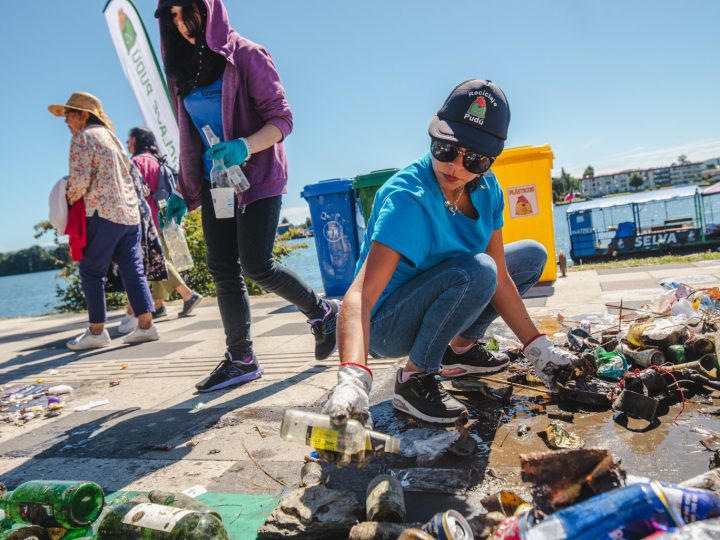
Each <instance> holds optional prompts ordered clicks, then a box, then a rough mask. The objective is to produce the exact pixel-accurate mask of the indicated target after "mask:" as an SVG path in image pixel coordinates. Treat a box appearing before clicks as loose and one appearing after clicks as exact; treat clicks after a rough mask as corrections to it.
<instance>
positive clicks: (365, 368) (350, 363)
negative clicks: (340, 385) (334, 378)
mask: <svg viewBox="0 0 720 540" xmlns="http://www.w3.org/2000/svg"><path fill="white" fill-rule="evenodd" d="M343 366H357V367H359V368H363V369H364V370H365V371H367V372H368V373H369V374H370V378H372V379H375V377H374V376H373V372H372V370H371V369H370V368H369V367H367V366H366V365H365V364H357V363H355V362H343V363H342V364H340V367H343Z"/></svg>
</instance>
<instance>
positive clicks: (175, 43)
mask: <svg viewBox="0 0 720 540" xmlns="http://www.w3.org/2000/svg"><path fill="white" fill-rule="evenodd" d="M183 21H184V22H185V26H187V29H188V32H189V33H190V36H191V37H194V38H195V45H192V44H191V43H190V42H189V41H188V40H187V39H185V38H184V37H183V36H182V34H180V32H179V31H178V29H177V27H176V26H175V23H174V22H173V15H172V13H170V10H169V9H165V10H163V12H162V13H161V14H160V41H161V43H162V49H163V54H164V61H165V72H166V73H167V76H168V78H169V79H171V80H172V81H173V82H175V84H177V87H178V93H179V94H180V96H183V97H184V96H186V95H187V94H189V93H190V92H191V91H192V90H194V89H195V88H197V87H199V86H207V85H208V84H210V83H212V82H215V81H216V80H217V79H218V78H219V77H220V75H222V73H223V71H224V70H225V66H226V65H227V60H226V59H225V57H224V56H222V55H221V54H217V53H216V52H214V51H211V50H210V48H209V47H208V46H207V38H206V36H205V28H206V26H207V8H206V7H205V4H204V3H203V2H202V0H200V1H198V0H195V1H194V2H193V3H192V4H190V5H188V6H185V7H183Z"/></svg>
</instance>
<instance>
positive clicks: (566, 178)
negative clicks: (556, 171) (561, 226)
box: [552, 167, 580, 202]
mask: <svg viewBox="0 0 720 540" xmlns="http://www.w3.org/2000/svg"><path fill="white" fill-rule="evenodd" d="M552 190H553V199H554V200H555V201H556V202H557V201H562V200H563V199H564V198H565V195H567V194H568V193H574V192H576V191H579V190H580V180H579V179H578V178H575V177H574V176H572V175H571V174H569V173H568V172H567V171H565V168H564V167H563V168H562V169H560V176H558V177H555V178H553V179H552Z"/></svg>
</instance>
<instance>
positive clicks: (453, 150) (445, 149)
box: [430, 141, 495, 174]
mask: <svg viewBox="0 0 720 540" xmlns="http://www.w3.org/2000/svg"><path fill="white" fill-rule="evenodd" d="M430 152H431V153H432V155H433V157H434V158H435V159H437V160H438V161H442V162H444V163H448V162H450V161H455V159H456V158H457V157H458V156H459V155H460V154H462V156H463V167H465V169H467V170H468V171H469V172H471V173H473V174H484V173H486V172H487V171H488V169H490V167H491V166H492V164H493V162H494V161H495V158H494V157H487V156H483V155H482V154H478V153H477V152H472V151H470V150H461V149H460V147H459V146H458V145H456V144H453V143H449V142H445V141H433V142H432V144H431V145H430Z"/></svg>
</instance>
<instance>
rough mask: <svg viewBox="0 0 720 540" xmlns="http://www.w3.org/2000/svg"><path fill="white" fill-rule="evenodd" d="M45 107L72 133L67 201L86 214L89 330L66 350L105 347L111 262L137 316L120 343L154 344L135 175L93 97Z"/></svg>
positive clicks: (155, 336)
mask: <svg viewBox="0 0 720 540" xmlns="http://www.w3.org/2000/svg"><path fill="white" fill-rule="evenodd" d="M48 109H49V110H50V112H51V113H52V114H54V115H55V116H64V117H65V123H66V124H67V126H68V128H69V129H70V132H71V133H72V140H71V142H70V177H69V180H68V185H67V199H68V203H69V204H71V205H72V204H74V203H75V202H77V201H79V200H80V199H84V203H85V215H86V216H87V244H86V247H85V249H84V251H83V259H82V261H81V262H80V277H81V279H82V287H83V292H84V293H85V300H86V303H87V306H88V315H89V318H90V327H89V328H88V329H87V330H86V331H85V332H84V333H83V334H81V335H80V336H78V337H76V338H74V339H72V340H70V341H69V342H68V343H67V346H68V348H70V349H72V350H85V349H95V348H99V347H106V346H107V345H109V344H110V336H109V335H108V332H107V330H106V329H105V317H106V310H105V290H104V278H105V274H106V272H107V270H108V267H109V266H110V263H111V262H112V261H115V262H116V263H117V264H118V266H119V269H120V275H121V277H122V281H123V284H124V286H125V290H126V291H127V294H128V298H129V300H130V304H131V305H132V308H133V311H134V312H135V313H137V314H138V328H137V329H136V330H135V331H134V332H132V333H131V334H129V335H128V336H126V337H125V342H126V343H143V342H146V341H154V340H157V339H158V338H159V334H158V331H157V328H156V327H155V326H153V323H152V310H153V301H152V296H151V295H150V290H149V288H148V284H147V280H146V278H145V270H144V267H143V256H142V249H141V243H140V235H141V227H140V221H141V214H140V209H139V206H138V204H139V199H138V196H137V192H136V187H135V182H136V181H137V179H136V178H135V176H139V173H138V172H137V171H136V170H135V169H134V167H133V166H132V164H131V163H130V160H129V159H128V157H127V155H126V154H125V152H124V149H123V146H122V143H121V142H120V141H119V140H118V138H117V137H116V136H115V134H114V133H113V126H112V122H110V119H109V118H108V117H107V116H106V115H105V112H104V111H103V109H102V104H101V103H100V100H99V99H98V98H96V97H95V96H93V95H92V94H88V93H85V92H76V93H74V94H73V95H72V96H70V99H68V101H67V103H65V105H50V106H49V107H48Z"/></svg>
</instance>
